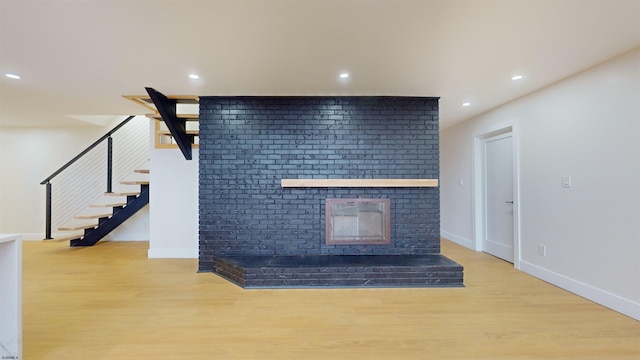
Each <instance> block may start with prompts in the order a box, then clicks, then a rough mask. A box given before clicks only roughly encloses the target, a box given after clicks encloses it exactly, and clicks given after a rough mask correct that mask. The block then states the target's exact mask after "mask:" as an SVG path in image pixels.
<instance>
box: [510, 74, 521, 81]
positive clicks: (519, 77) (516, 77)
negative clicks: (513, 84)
mask: <svg viewBox="0 0 640 360" xmlns="http://www.w3.org/2000/svg"><path fill="white" fill-rule="evenodd" d="M522 78H524V76H522V75H515V76H512V77H511V80H513V81H518V80H522Z"/></svg>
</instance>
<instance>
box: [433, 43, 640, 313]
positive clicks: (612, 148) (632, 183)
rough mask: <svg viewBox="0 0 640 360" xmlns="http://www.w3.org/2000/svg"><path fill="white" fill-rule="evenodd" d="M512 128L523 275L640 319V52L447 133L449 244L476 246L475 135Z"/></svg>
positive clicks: (444, 164)
mask: <svg viewBox="0 0 640 360" xmlns="http://www.w3.org/2000/svg"><path fill="white" fill-rule="evenodd" d="M504 122H510V123H513V124H514V125H515V126H516V127H517V128H518V133H519V135H518V139H517V141H518V142H519V155H518V156H519V162H520V172H519V177H520V189H519V190H520V204H519V206H520V216H521V253H520V265H521V269H522V270H523V271H525V272H528V273H530V274H532V275H534V276H537V277H539V278H542V279H543V280H546V281H548V282H551V283H554V284H556V285H558V286H561V287H563V288H565V289H567V290H569V291H572V292H575V293H577V294H579V295H581V296H584V297H586V298H589V299H591V300H593V301H596V302H598V303H600V304H603V305H605V306H608V307H610V308H612V309H614V310H617V311H620V312H622V313H624V314H627V315H629V316H631V317H634V318H636V319H639V320H640V282H639V281H638V277H639V276H640V226H638V219H640V188H639V186H640V141H639V140H638V139H639V137H640V49H637V50H636V51H633V52H631V53H628V54H626V55H624V56H621V57H618V58H616V59H613V60H611V61H609V62H607V63H605V64H602V65H600V66H597V67H595V68H593V69H591V70H588V71H586V72H583V73H581V74H578V75H576V76H574V77H571V78H569V79H566V80H564V81H562V82H560V83H557V84H554V85H552V86H550V87H548V88H546V89H543V90H541V91H539V92H536V93H534V94H531V95H529V96H527V97H524V98H521V99H519V100H517V101H514V102H512V103H510V104H507V105H505V106H502V107H500V108H498V109H495V110H493V111H491V112H489V113H486V114H484V115H481V116H478V117H476V118H473V119H471V120H468V121H466V122H464V123H462V124H459V125H457V126H454V127H451V128H448V129H445V130H443V131H442V133H441V204H442V209H441V211H442V235H443V236H444V237H445V238H448V239H450V240H453V241H456V242H458V243H460V244H462V245H465V246H468V247H473V244H474V241H475V239H474V238H473V211H472V196H473V194H472V183H471V182H472V156H473V154H472V148H473V146H472V145H473V134H474V133H477V132H481V131H482V130H483V129H488V128H491V127H492V126H495V125H496V124H499V123H504ZM562 175H570V176H571V177H572V182H573V186H572V187H571V188H562V187H561V181H560V180H561V176H562ZM460 178H462V179H463V182H464V185H463V186H460V184H459V181H460ZM538 244H545V245H546V246H547V255H546V256H544V257H543V256H539V255H538V253H537V247H538Z"/></svg>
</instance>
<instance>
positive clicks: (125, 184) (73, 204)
mask: <svg viewBox="0 0 640 360" xmlns="http://www.w3.org/2000/svg"><path fill="white" fill-rule="evenodd" d="M134 118H136V116H133V115H132V116H129V117H127V118H126V119H124V120H123V121H122V122H120V123H119V124H118V125H117V126H116V127H114V128H113V129H112V130H111V131H109V132H107V133H106V134H105V135H104V136H102V137H101V138H100V139H98V140H97V141H95V142H94V143H93V144H91V145H90V146H89V147H87V148H86V149H85V150H83V151H82V152H81V153H80V154H78V155H77V156H76V157H74V158H73V159H71V160H70V161H69V162H67V163H66V164H65V165H63V166H62V167H60V168H59V169H58V170H56V171H55V172H54V173H53V174H51V175H50V176H49V177H47V178H46V179H45V180H43V181H42V182H41V184H42V185H46V227H45V240H65V241H66V240H69V241H70V244H71V246H72V247H76V246H92V245H94V244H96V243H97V242H98V241H100V240H101V239H103V238H104V237H105V236H106V235H107V234H109V233H110V232H111V231H113V230H114V229H116V228H117V227H118V226H120V225H121V224H122V223H124V222H125V221H126V220H127V219H129V218H130V217H131V216H133V215H134V214H135V213H137V212H138V211H139V210H140V209H142V208H144V207H145V206H146V205H147V204H148V203H149V150H150V146H149V123H148V120H147V119H146V118H143V117H142V118H139V119H137V120H135V121H131V120H133V119H134ZM104 160H106V161H104ZM105 165H106V166H105ZM114 180H115V181H114ZM114 182H116V184H113V183H114ZM105 185H106V186H105ZM114 185H115V186H114ZM88 204H89V205H88ZM52 228H56V230H57V232H56V233H55V236H53V235H54V234H52V231H51V230H52Z"/></svg>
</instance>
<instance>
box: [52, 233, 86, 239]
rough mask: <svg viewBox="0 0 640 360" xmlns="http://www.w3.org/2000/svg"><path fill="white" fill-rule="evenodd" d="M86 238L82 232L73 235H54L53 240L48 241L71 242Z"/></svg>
mask: <svg viewBox="0 0 640 360" xmlns="http://www.w3.org/2000/svg"><path fill="white" fill-rule="evenodd" d="M83 236H84V233H82V232H75V233H71V234H54V235H52V237H53V239H49V240H46V241H69V240H74V239H80V238H81V237H83Z"/></svg>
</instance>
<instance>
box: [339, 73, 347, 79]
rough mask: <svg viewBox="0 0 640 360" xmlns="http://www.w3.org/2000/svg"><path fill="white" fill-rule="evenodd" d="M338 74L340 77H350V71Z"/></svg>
mask: <svg viewBox="0 0 640 360" xmlns="http://www.w3.org/2000/svg"><path fill="white" fill-rule="evenodd" d="M338 76H339V77H340V79H348V78H349V73H341V74H340V75H338Z"/></svg>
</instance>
